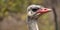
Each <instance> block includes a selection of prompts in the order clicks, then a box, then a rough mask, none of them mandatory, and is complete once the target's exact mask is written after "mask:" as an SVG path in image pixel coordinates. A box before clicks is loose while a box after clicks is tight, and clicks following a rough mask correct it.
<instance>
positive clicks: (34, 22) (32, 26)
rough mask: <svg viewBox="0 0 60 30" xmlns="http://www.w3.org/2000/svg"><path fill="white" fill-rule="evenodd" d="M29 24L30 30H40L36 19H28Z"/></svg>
mask: <svg viewBox="0 0 60 30" xmlns="http://www.w3.org/2000/svg"><path fill="white" fill-rule="evenodd" d="M27 23H28V28H29V30H39V28H38V25H37V19H36V18H31V17H28V21H27Z"/></svg>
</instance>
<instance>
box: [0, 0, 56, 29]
mask: <svg viewBox="0 0 60 30" xmlns="http://www.w3.org/2000/svg"><path fill="white" fill-rule="evenodd" d="M51 1H52V0H51ZM51 1H50V0H0V30H28V26H27V23H26V17H27V10H26V9H27V7H28V6H29V5H31V4H39V5H42V6H44V7H48V8H51V6H52V5H51ZM54 1H55V0H53V1H52V4H54ZM55 4H56V3H55ZM38 25H39V29H40V30H55V22H54V14H53V12H49V13H46V14H44V15H42V16H41V17H39V19H38Z"/></svg>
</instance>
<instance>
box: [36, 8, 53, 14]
mask: <svg viewBox="0 0 60 30" xmlns="http://www.w3.org/2000/svg"><path fill="white" fill-rule="evenodd" d="M51 11H52V9H49V8H42V9H39V10H37V14H44V13H47V12H51Z"/></svg>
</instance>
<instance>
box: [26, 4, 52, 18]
mask: <svg viewBox="0 0 60 30" xmlns="http://www.w3.org/2000/svg"><path fill="white" fill-rule="evenodd" d="M50 11H51V9H48V8H44V7H43V6H41V5H30V6H28V8H27V12H28V16H30V17H32V16H33V15H35V16H38V15H42V14H44V13H47V12H50Z"/></svg>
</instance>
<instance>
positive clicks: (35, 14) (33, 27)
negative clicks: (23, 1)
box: [27, 5, 51, 30]
mask: <svg viewBox="0 0 60 30" xmlns="http://www.w3.org/2000/svg"><path fill="white" fill-rule="evenodd" d="M50 11H51V9H48V8H44V7H43V6H41V5H30V6H28V7H27V13H28V14H27V15H28V16H27V17H28V18H27V23H28V28H29V30H39V28H38V24H37V19H38V18H39V16H41V15H42V14H44V13H47V12H50Z"/></svg>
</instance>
